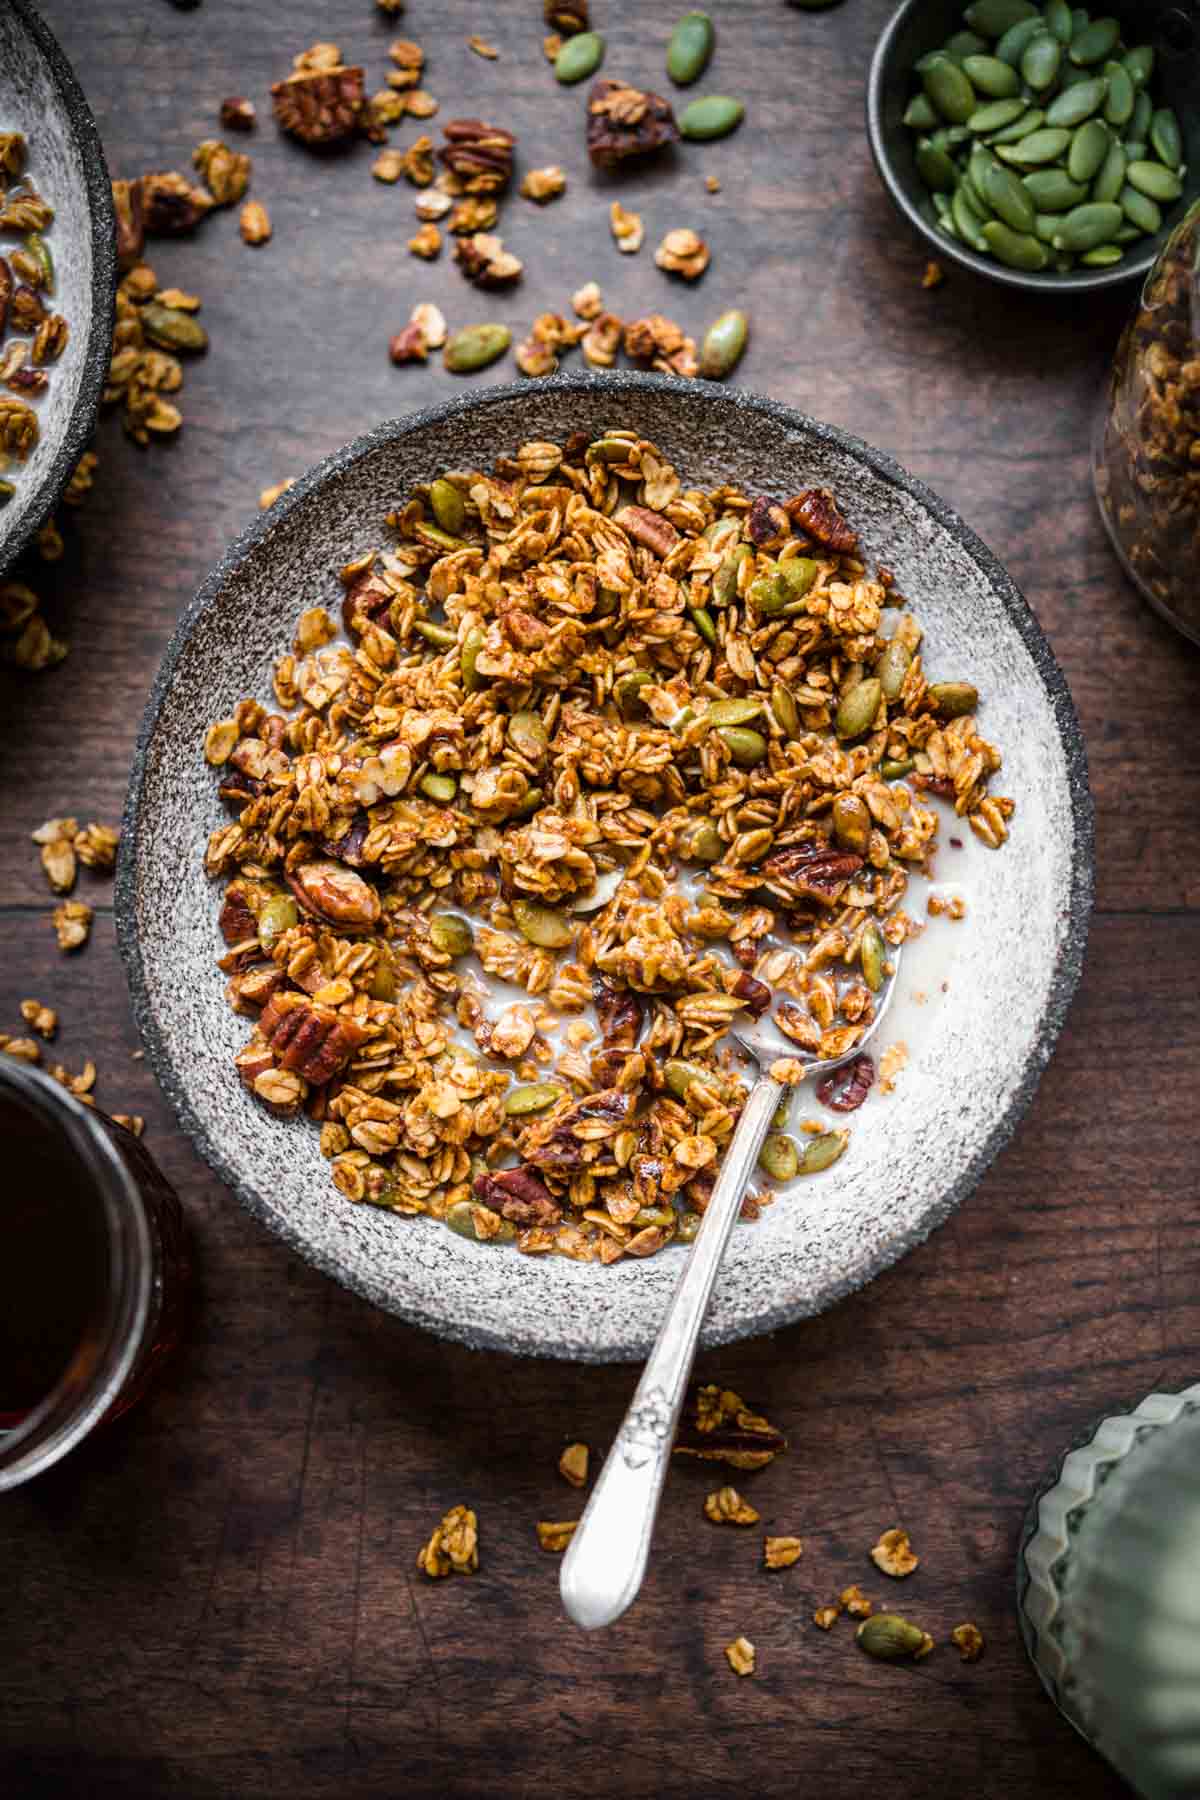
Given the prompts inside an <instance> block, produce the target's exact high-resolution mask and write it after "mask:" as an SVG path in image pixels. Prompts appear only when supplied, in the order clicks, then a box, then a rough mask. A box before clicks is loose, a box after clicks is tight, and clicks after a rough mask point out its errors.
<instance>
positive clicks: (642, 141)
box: [587, 78, 679, 169]
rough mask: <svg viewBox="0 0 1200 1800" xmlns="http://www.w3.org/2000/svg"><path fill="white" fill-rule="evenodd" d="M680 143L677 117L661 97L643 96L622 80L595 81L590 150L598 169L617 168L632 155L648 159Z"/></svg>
mask: <svg viewBox="0 0 1200 1800" xmlns="http://www.w3.org/2000/svg"><path fill="white" fill-rule="evenodd" d="M678 141H679V131H678V129H677V127H676V124H675V115H674V113H673V112H672V111H671V107H670V104H669V102H668V101H666V100H664V99H663V97H662V95H661V94H648V93H647V94H644V93H642V92H641V91H640V90H639V89H638V88H634V87H629V86H628V85H627V83H625V82H623V81H608V80H606V79H604V78H601V79H600V80H599V81H595V82H593V84H592V90H591V93H590V94H589V95H588V118H587V147H588V155H589V156H590V157H591V159H592V161H593V163H595V165H596V167H597V168H598V169H615V168H616V167H617V165H618V164H619V163H622V162H624V161H626V159H627V158H629V157H631V156H649V155H651V154H652V153H653V152H654V151H655V150H661V149H662V148H663V146H664V145H665V144H674V143H678Z"/></svg>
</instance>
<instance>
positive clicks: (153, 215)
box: [140, 169, 217, 237]
mask: <svg viewBox="0 0 1200 1800" xmlns="http://www.w3.org/2000/svg"><path fill="white" fill-rule="evenodd" d="M140 187H141V202H142V208H141V212H142V222H143V224H144V226H145V229H146V232H147V234H148V235H149V236H150V237H178V236H179V234H180V233H181V232H184V231H191V230H192V229H193V228H194V227H195V226H196V225H198V224H199V223H200V220H201V219H203V218H207V216H208V214H209V213H210V212H211V211H212V209H213V207H214V206H215V205H216V204H217V203H216V201H215V200H214V199H213V197H212V195H211V194H208V193H205V191H204V189H203V188H198V187H193V186H192V184H191V182H190V181H188V180H187V179H186V177H184V176H183V175H180V174H178V173H177V172H176V171H175V170H174V169H164V170H161V171H159V172H158V173H156V174H153V175H143V176H142V179H141V183H140Z"/></svg>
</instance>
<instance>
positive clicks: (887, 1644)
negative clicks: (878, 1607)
mask: <svg viewBox="0 0 1200 1800" xmlns="http://www.w3.org/2000/svg"><path fill="white" fill-rule="evenodd" d="M854 1641H855V1643H856V1644H857V1645H858V1647H859V1649H860V1650H865V1651H866V1653H867V1655H868V1656H873V1657H875V1658H876V1660H877V1661H879V1662H898V1661H899V1660H900V1658H901V1657H905V1656H912V1655H913V1653H914V1651H917V1650H919V1649H920V1648H921V1645H922V1644H923V1643H924V1642H925V1633H924V1632H923V1631H922V1630H921V1627H920V1626H919V1625H913V1624H910V1623H909V1621H908V1620H907V1619H902V1618H901V1617H900V1614H899V1613H873V1614H872V1615H871V1617H870V1618H869V1619H864V1620H863V1622H862V1624H861V1625H860V1626H859V1628H858V1630H857V1631H856V1632H855V1634H854Z"/></svg>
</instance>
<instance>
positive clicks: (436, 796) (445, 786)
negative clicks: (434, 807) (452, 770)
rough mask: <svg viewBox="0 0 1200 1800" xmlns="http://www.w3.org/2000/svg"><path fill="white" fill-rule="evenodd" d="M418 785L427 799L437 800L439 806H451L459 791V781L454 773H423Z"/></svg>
mask: <svg viewBox="0 0 1200 1800" xmlns="http://www.w3.org/2000/svg"><path fill="white" fill-rule="evenodd" d="M417 787H418V788H419V789H420V791H421V793H423V794H424V795H425V798H426V799H427V800H436V801H437V802H438V804H439V806H449V804H450V802H451V801H452V800H453V799H454V797H455V795H456V794H457V793H458V782H457V781H456V780H455V778H454V776H453V775H422V777H421V779H420V781H418V783H417Z"/></svg>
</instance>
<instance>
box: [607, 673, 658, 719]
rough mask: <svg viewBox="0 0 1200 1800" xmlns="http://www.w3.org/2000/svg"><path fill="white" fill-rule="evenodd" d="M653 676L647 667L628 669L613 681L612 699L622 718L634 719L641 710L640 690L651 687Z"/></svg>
mask: <svg viewBox="0 0 1200 1800" xmlns="http://www.w3.org/2000/svg"><path fill="white" fill-rule="evenodd" d="M653 685H654V677H653V675H652V674H651V673H650V671H649V669H630V670H629V672H628V673H627V674H625V675H618V676H617V679H616V680H615V681H614V682H613V699H614V700H615V701H616V703H617V707H618V709H619V711H620V714H621V717H622V718H623V719H627V720H628V719H634V718H636V717H637V715H638V713H639V712H640V711H641V710H642V701H641V691H642V689H643V688H644V687H652V686H653Z"/></svg>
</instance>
